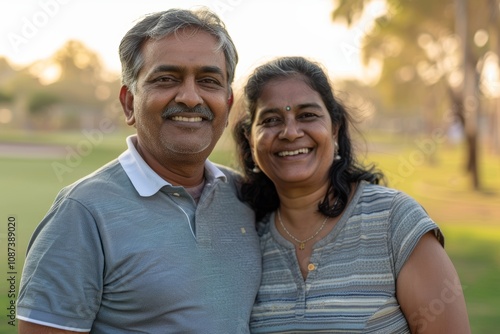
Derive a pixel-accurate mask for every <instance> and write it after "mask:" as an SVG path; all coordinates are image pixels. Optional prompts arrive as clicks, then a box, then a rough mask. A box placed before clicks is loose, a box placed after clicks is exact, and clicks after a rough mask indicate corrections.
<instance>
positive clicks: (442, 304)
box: [233, 57, 470, 334]
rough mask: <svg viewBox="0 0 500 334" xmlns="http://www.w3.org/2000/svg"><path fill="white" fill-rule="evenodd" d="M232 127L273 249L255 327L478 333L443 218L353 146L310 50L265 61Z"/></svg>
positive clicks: (264, 241) (248, 188)
mask: <svg viewBox="0 0 500 334" xmlns="http://www.w3.org/2000/svg"><path fill="white" fill-rule="evenodd" d="M244 98H245V109H246V112H245V114H244V116H243V117H242V118H241V119H240V120H239V121H238V122H237V124H236V125H235V128H234V129H233V131H234V132H233V134H234V137H235V139H236V142H237V147H238V155H239V159H240V162H241V164H242V170H243V172H244V174H245V177H246V183H244V184H243V186H242V190H241V196H242V198H243V199H244V200H245V201H248V202H249V203H250V205H251V206H252V207H253V208H254V209H255V211H256V214H257V219H258V220H259V224H258V226H259V227H258V228H259V234H260V236H261V249H262V255H263V276H262V282H261V286H260V290H259V294H258V296H257V300H256V302H255V305H254V308H253V311H252V318H251V324H250V325H251V328H252V332H253V333H283V332H286V333H289V332H290V333H292V332H293V333H299V332H314V333H319V332H325V333H326V332H327V333H361V332H362V333H375V332H377V333H440V334H442V333H469V332H470V329H469V322H468V317H467V312H466V307H465V301H464V297H463V293H462V289H461V286H460V281H459V279H458V276H457V273H456V271H455V269H454V267H453V264H452V263H451V261H450V259H449V258H448V256H447V254H446V253H445V251H444V249H443V245H444V240H443V237H442V234H441V232H440V230H439V228H438V227H437V225H436V224H435V223H434V222H433V221H432V220H431V219H430V218H429V217H428V215H427V214H426V212H425V211H424V209H423V208H422V207H421V206H420V205H419V204H417V203H416V202H415V201H414V200H413V199H412V198H410V197H408V196H407V195H405V194H404V193H401V192H399V191H396V190H393V189H389V188H386V187H383V186H380V185H378V183H379V182H380V181H381V179H382V178H383V175H382V174H381V173H380V172H377V171H374V170H373V169H368V168H364V167H363V166H361V165H360V164H358V163H357V162H356V160H355V158H354V156H353V152H352V144H351V139H350V136H349V131H348V130H349V129H348V127H349V119H348V114H347V113H346V110H345V108H344V107H343V106H342V105H341V104H340V103H339V101H337V99H336V98H335V97H334V95H333V91H332V87H331V85H330V83H329V80H328V78H327V76H326V75H325V72H324V71H323V70H322V68H321V66H319V65H318V64H316V63H314V62H311V61H309V60H306V59H304V58H301V57H284V58H279V59H276V60H274V61H270V62H268V63H266V64H264V65H262V66H260V67H258V68H257V69H256V70H255V71H254V73H253V74H252V75H251V76H250V78H249V80H248V82H247V85H246V87H245V90H244Z"/></svg>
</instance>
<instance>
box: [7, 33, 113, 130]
mask: <svg viewBox="0 0 500 334" xmlns="http://www.w3.org/2000/svg"><path fill="white" fill-rule="evenodd" d="M119 88H120V80H119V76H118V75H116V74H112V73H108V72H107V70H106V69H105V68H104V67H103V65H102V63H101V61H100V58H99V56H98V55H97V54H96V53H95V52H93V51H92V50H90V49H88V48H87V47H86V46H85V45H84V44H83V43H81V42H79V41H75V40H70V41H68V42H66V43H65V44H64V45H63V46H62V47H61V48H60V49H59V50H57V51H56V52H55V53H54V54H53V55H52V56H51V57H49V58H48V59H43V60H38V61H36V62H34V63H32V64H30V65H28V66H26V67H24V68H20V69H15V68H12V67H11V66H10V65H9V63H8V61H7V60H6V59H4V58H0V102H3V104H4V105H5V104H7V107H8V108H9V109H10V110H11V111H12V114H13V119H12V121H11V122H10V124H8V126H9V127H13V128H20V129H25V130H26V129H28V130H64V129H81V128H95V127H98V125H99V122H100V121H101V120H102V119H103V118H107V119H111V120H112V121H114V122H115V123H116V124H117V125H121V123H122V122H121V119H120V117H121V114H122V113H121V108H120V106H119V103H118V99H117V96H118V92H119Z"/></svg>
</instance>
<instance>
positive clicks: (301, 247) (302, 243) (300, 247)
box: [299, 242, 306, 250]
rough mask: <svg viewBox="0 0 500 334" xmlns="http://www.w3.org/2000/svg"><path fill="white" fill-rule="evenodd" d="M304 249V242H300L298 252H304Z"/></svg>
mask: <svg viewBox="0 0 500 334" xmlns="http://www.w3.org/2000/svg"><path fill="white" fill-rule="evenodd" d="M305 248H306V244H305V242H301V243H300V244H299V249H300V250H304V249H305Z"/></svg>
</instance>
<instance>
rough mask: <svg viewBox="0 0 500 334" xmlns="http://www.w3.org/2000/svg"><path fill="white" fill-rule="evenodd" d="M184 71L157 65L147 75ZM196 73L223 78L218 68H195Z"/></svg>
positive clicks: (173, 66)
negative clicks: (216, 75)
mask: <svg viewBox="0 0 500 334" xmlns="http://www.w3.org/2000/svg"><path fill="white" fill-rule="evenodd" d="M185 70H186V69H185V68H184V67H182V66H177V65H158V66H156V67H155V68H154V69H153V70H152V71H151V72H150V73H149V75H152V74H156V73H162V72H174V73H182V72H184V71H185ZM196 71H197V72H199V73H213V74H218V75H220V76H222V77H224V72H223V71H222V69H221V68H220V67H218V66H201V67H199V68H197V69H196Z"/></svg>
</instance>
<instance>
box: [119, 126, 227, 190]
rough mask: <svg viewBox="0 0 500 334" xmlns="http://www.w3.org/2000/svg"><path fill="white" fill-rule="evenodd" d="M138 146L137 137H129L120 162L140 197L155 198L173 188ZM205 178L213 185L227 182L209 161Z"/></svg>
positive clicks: (207, 161) (206, 163)
mask: <svg viewBox="0 0 500 334" xmlns="http://www.w3.org/2000/svg"><path fill="white" fill-rule="evenodd" d="M136 144H137V135H131V136H129V137H127V147H128V148H127V150H126V151H125V152H123V153H122V154H121V155H120V156H119V157H118V161H119V162H120V165H121V166H122V168H123V170H124V171H125V173H126V174H127V176H128V178H129V179H130V181H131V182H132V184H133V186H134V188H135V190H137V192H138V193H139V195H141V196H142V197H149V196H153V195H154V194H156V193H157V192H158V191H160V189H161V188H163V187H164V186H172V184H171V183H170V182H168V181H166V180H165V179H163V178H162V177H161V176H159V175H158V174H157V173H156V172H155V171H154V170H153V169H152V168H151V167H149V165H148V164H147V163H146V162H145V161H144V159H143V158H142V157H141V155H140V154H139V152H138V151H137V149H136V147H135V145H136ZM205 178H206V180H207V183H212V182H211V181H214V180H215V179H221V180H222V181H224V182H226V181H227V178H226V175H225V174H224V173H223V172H222V171H221V170H220V169H219V168H217V167H216V166H215V165H214V164H213V163H212V162H210V161H209V160H208V159H207V160H206V161H205Z"/></svg>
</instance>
